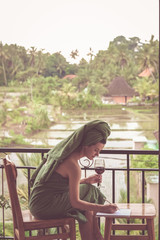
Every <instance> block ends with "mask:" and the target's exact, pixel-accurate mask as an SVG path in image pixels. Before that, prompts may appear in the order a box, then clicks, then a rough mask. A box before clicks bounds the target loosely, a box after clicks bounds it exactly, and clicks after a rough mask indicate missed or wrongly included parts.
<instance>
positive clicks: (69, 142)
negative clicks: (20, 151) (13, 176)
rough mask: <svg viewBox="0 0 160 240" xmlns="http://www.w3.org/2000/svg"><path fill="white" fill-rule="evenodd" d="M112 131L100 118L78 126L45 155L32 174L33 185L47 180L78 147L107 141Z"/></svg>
mask: <svg viewBox="0 0 160 240" xmlns="http://www.w3.org/2000/svg"><path fill="white" fill-rule="evenodd" d="M110 132H111V130H110V127H109V125H108V123H106V122H104V121H100V120H94V121H91V122H88V123H86V124H85V125H83V126H82V127H80V128H78V129H77V130H76V131H74V132H73V133H72V134H71V135H70V136H69V137H67V138H65V139H64V140H63V141H61V142H60V143H59V144H57V145H56V146H55V147H54V148H53V149H51V150H50V151H49V152H48V153H47V154H46V155H45V158H44V159H43V162H42V163H41V164H40V166H39V167H38V168H37V169H36V170H35V172H34V174H33V175H32V178H31V181H30V183H31V186H33V183H34V181H35V180H36V182H37V181H38V182H39V181H40V182H46V181H47V180H48V179H49V178H50V176H51V175H52V173H53V171H55V169H56V168H57V167H58V166H59V164H61V163H62V162H63V161H64V160H65V159H66V158H67V157H68V156H69V155H70V154H71V153H72V152H74V151H75V150H76V149H77V148H78V147H80V146H90V145H94V144H96V143H98V142H100V141H101V140H105V141H106V140H107V138H108V136H109V135H110Z"/></svg>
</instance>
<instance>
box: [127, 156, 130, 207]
mask: <svg viewBox="0 0 160 240" xmlns="http://www.w3.org/2000/svg"><path fill="white" fill-rule="evenodd" d="M129 202H130V163H129V154H127V203H129Z"/></svg>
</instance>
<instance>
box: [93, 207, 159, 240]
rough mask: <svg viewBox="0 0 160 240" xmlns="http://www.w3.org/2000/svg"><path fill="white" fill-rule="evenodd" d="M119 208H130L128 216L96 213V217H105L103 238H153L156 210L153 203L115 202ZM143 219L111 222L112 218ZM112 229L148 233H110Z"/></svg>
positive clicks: (112, 239)
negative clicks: (139, 221) (137, 221)
mask: <svg viewBox="0 0 160 240" xmlns="http://www.w3.org/2000/svg"><path fill="white" fill-rule="evenodd" d="M117 206H118V207H119V208H120V209H126V208H129V209H131V214H130V216H120V215H115V214H109V215H107V216H106V215H105V213H104V214H102V213H100V214H98V213H97V217H105V232H104V240H141V239H143V240H155V232H154V217H155V216H156V210H155V207H154V205H153V204H148V203H117ZM116 218H123V219H124V218H125V219H128V220H129V219H144V220H145V222H146V223H138V224H137V223H134V224H133V223H127V224H124V223H122V224H121V223H119V224H115V223H113V219H116ZM112 230H127V231H130V230H142V231H147V233H148V235H112Z"/></svg>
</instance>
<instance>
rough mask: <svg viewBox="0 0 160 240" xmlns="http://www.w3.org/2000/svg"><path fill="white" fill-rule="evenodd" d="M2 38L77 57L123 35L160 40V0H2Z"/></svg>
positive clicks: (0, 27)
mask: <svg viewBox="0 0 160 240" xmlns="http://www.w3.org/2000/svg"><path fill="white" fill-rule="evenodd" d="M0 7H1V11H0V41H2V43H3V44H6V43H7V44H17V45H19V46H24V47H25V48H26V49H29V48H30V47H35V48H37V50H41V49H44V51H43V52H50V53H51V54H53V53H55V52H59V51H61V54H62V55H63V56H64V57H65V58H66V59H67V61H68V62H70V63H73V62H74V61H73V60H72V59H71V57H70V53H71V51H72V50H76V49H77V50H78V52H79V57H78V58H77V60H75V61H77V62H78V61H79V60H80V59H81V58H82V57H83V58H85V59H86V60H88V58H87V53H88V52H89V49H90V48H92V50H93V53H94V54H97V53H98V51H99V50H106V49H107V48H108V46H109V42H110V41H113V40H114V38H115V37H117V36H120V35H123V36H124V37H126V39H129V38H131V37H139V38H140V39H141V41H142V42H145V41H149V40H150V38H151V35H154V36H155V40H156V39H158V40H159V0H0Z"/></svg>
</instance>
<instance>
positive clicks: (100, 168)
mask: <svg viewBox="0 0 160 240" xmlns="http://www.w3.org/2000/svg"><path fill="white" fill-rule="evenodd" d="M94 168H95V172H96V173H97V174H102V173H104V171H105V160H104V159H103V158H96V159H95V160H94ZM101 187H102V186H101V184H100V183H98V188H99V189H100V188H101Z"/></svg>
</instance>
